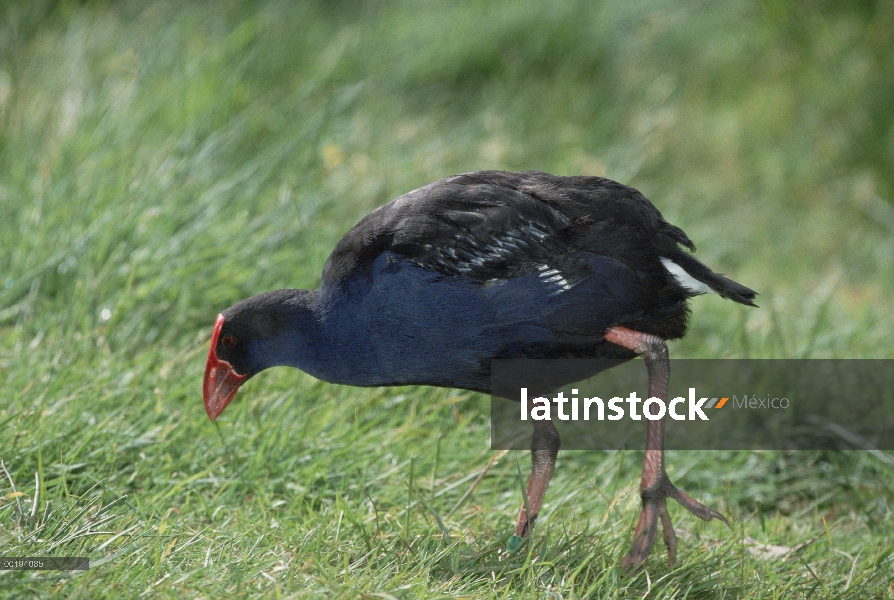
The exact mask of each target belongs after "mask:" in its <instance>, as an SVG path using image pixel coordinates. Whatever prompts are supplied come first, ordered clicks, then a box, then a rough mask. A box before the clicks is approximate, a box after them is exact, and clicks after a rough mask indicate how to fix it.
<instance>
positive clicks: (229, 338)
mask: <svg viewBox="0 0 894 600" xmlns="http://www.w3.org/2000/svg"><path fill="white" fill-rule="evenodd" d="M220 343H221V344H223V345H224V346H226V347H227V348H229V347H230V346H232V345H233V344H235V343H236V340H234V339H233V336H231V335H225V336H223V339H222V340H220Z"/></svg>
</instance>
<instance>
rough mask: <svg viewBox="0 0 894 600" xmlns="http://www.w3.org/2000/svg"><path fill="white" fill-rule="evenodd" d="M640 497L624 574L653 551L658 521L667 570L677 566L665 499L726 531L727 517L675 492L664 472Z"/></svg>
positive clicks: (639, 563) (675, 535)
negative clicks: (718, 522) (716, 522)
mask: <svg viewBox="0 0 894 600" xmlns="http://www.w3.org/2000/svg"><path fill="white" fill-rule="evenodd" d="M640 496H641V497H642V499H643V507H642V510H641V511H640V514H639V522H637V524H636V532H635V533H634V534H633V547H632V548H631V549H630V552H628V553H627V556H625V557H624V560H623V561H622V562H621V567H622V568H623V569H624V570H625V571H627V572H632V571H635V570H636V569H638V568H639V567H640V565H642V564H643V563H644V562H645V561H646V558H648V557H649V551H650V550H652V544H654V543H655V538H656V537H657V535H658V518H659V517H660V518H661V528H662V530H663V533H664V543H665V544H666V545H667V557H668V566H671V567H673V566H674V563H675V562H677V534H676V533H674V526H673V525H672V524H671V520H670V514H669V513H668V512H667V500H666V499H667V498H673V499H674V500H676V501H677V502H679V503H680V504H682V505H683V507H684V508H685V509H686V510H688V511H689V512H691V513H692V514H694V515H695V516H697V517H698V518H700V519H702V520H703V521H710V520H711V519H720V520H721V521H723V522H724V523H725V524H726V526H727V527H729V521H727V520H726V517H724V516H723V515H722V514H720V513H719V512H717V511H716V510H714V509H712V508H708V507H707V506H705V505H704V504H702V503H701V502H698V501H697V500H695V499H693V498H692V497H691V496H689V495H688V494H686V493H685V492H682V491H680V490H678V489H677V488H676V486H674V484H673V483H671V481H670V479H668V477H667V473H665V472H664V471H663V470H662V471H661V473H660V474H659V475H658V476H657V477H656V479H655V480H654V481H653V482H652V484H651V485H650V486H649V487H648V488H646V489H644V490H642V491H641V493H640Z"/></svg>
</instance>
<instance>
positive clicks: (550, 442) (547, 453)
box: [507, 420, 560, 551]
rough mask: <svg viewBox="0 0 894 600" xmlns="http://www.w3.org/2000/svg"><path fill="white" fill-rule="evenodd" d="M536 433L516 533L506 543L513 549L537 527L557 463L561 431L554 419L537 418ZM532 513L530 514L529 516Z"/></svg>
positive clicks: (533, 438)
mask: <svg viewBox="0 0 894 600" xmlns="http://www.w3.org/2000/svg"><path fill="white" fill-rule="evenodd" d="M533 423H534V435H533V437H532V438H531V476H530V477H529V478H528V488H527V491H526V492H525V498H524V500H523V501H522V506H521V510H520V511H519V513H518V522H517V523H516V525H515V534H514V535H513V536H512V537H510V538H509V542H508V543H507V546H508V549H509V550H510V551H515V550H517V549H518V548H520V547H521V545H522V544H523V543H524V541H525V538H527V537H528V534H529V533H530V532H531V528H532V527H534V521H536V520H537V514H538V513H539V512H540V506H541V505H542V504H543V496H544V494H546V488H547V487H548V486H549V480H550V478H551V477H552V476H553V469H554V468H555V466H556V456H558V454H559V444H560V440H559V432H558V431H557V430H556V427H555V425H553V423H552V421H549V420H544V421H537V420H534V421H533ZM529 515H530V516H529Z"/></svg>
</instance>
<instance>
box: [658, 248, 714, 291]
mask: <svg viewBox="0 0 894 600" xmlns="http://www.w3.org/2000/svg"><path fill="white" fill-rule="evenodd" d="M661 262H662V263H663V264H664V268H665V269H667V270H668V272H669V273H670V274H671V275H673V276H674V279H676V280H677V283H679V284H680V285H682V286H683V287H684V288H686V289H687V290H689V291H690V292H692V293H693V294H712V293H714V290H712V289H711V288H710V287H708V284H706V283H703V282H701V281H699V280H698V279H696V278H695V277H693V276H692V275H690V274H689V273H687V272H686V271H685V270H684V269H683V267H681V266H680V265H678V264H677V263H675V262H674V261H672V260H671V259H669V258H664V257H663V256H662V257H661Z"/></svg>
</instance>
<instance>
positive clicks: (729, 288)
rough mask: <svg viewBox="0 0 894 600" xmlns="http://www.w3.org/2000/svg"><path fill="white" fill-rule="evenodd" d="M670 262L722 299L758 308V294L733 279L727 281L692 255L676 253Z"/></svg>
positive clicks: (670, 258)
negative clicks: (756, 298)
mask: <svg viewBox="0 0 894 600" xmlns="http://www.w3.org/2000/svg"><path fill="white" fill-rule="evenodd" d="M669 260H670V261H672V262H673V263H676V265H677V266H679V267H680V268H681V269H683V270H684V271H685V272H686V273H688V274H689V275H690V276H691V277H693V278H694V279H697V280H698V281H700V282H702V283H704V284H705V285H706V286H708V287H709V288H711V290H712V291H714V292H717V293H718V294H719V295H720V296H721V297H723V298H727V299H729V300H734V301H736V302H738V303H739V304H745V305H747V306H755V307H756V306H757V304H755V303H754V297H755V296H757V292H755V291H754V290H752V289H750V288H747V287H745V286H744V285H742V284H741V283H736V282H735V281H733V280H732V279H727V278H726V277H724V276H723V275H718V274H717V273H715V272H714V271H712V270H711V269H709V268H708V267H707V266H705V265H704V264H703V263H701V262H700V261H698V260H697V259H695V258H693V257H692V255H690V254H686V253H685V252H675V253H674V255H673V256H671V257H669Z"/></svg>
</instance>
